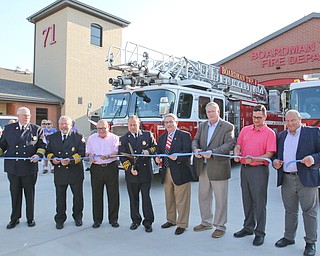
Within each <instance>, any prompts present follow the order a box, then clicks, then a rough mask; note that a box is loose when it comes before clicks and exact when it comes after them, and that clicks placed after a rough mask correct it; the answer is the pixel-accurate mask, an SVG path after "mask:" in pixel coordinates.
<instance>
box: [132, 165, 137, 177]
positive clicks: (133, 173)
mask: <svg viewBox="0 0 320 256" xmlns="http://www.w3.org/2000/svg"><path fill="white" fill-rule="evenodd" d="M131 174H132V175H133V176H137V175H138V171H137V170H134V169H133V167H132V168H131Z"/></svg>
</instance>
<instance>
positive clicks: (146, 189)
mask: <svg viewBox="0 0 320 256" xmlns="http://www.w3.org/2000/svg"><path fill="white" fill-rule="evenodd" d="M150 188H151V181H149V182H145V183H131V182H127V190H128V194H129V199H130V216H131V220H132V222H133V223H136V224H139V225H140V223H141V221H142V218H141V215H140V213H139V201H140V200H139V194H140V192H141V196H142V212H143V216H144V220H143V222H142V224H143V225H144V226H145V227H149V226H151V225H152V223H153V221H154V214H153V209H152V203H151V198H150Z"/></svg>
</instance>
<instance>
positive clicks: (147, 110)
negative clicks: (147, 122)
mask: <svg viewBox="0 0 320 256" xmlns="http://www.w3.org/2000/svg"><path fill="white" fill-rule="evenodd" d="M163 98H166V99H168V102H167V104H168V112H169V113H173V110H174V102H175V94H174V93H173V92H171V91H168V90H152V91H138V92H134V93H133V94H132V100H131V102H130V108H129V116H130V115H137V116H139V117H160V118H161V117H162V116H161V114H160V112H159V110H160V101H161V99H163Z"/></svg>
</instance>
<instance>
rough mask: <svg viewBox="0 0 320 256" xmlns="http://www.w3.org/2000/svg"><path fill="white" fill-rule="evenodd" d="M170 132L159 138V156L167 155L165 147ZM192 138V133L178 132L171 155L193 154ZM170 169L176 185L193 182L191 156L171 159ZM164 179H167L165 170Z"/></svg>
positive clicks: (172, 145)
mask: <svg viewBox="0 0 320 256" xmlns="http://www.w3.org/2000/svg"><path fill="white" fill-rule="evenodd" d="M167 137H168V132H166V133H164V134H162V135H161V136H160V137H159V142H158V146H157V153H158V154H165V147H166V142H167ZM191 142H192V141H191V136H190V133H188V132H185V131H181V130H178V129H177V130H176V132H175V135H174V138H173V139H172V142H171V147H170V151H169V155H170V154H173V153H190V152H192V149H191ZM168 161H169V167H170V169H172V170H173V171H172V172H171V176H172V180H173V182H174V184H175V185H182V184H185V183H187V182H190V181H192V180H193V178H192V172H191V168H190V156H178V157H177V160H175V161H173V160H171V159H170V158H169V159H168ZM162 175H163V179H162V181H164V179H165V175H166V170H165V168H163V171H162Z"/></svg>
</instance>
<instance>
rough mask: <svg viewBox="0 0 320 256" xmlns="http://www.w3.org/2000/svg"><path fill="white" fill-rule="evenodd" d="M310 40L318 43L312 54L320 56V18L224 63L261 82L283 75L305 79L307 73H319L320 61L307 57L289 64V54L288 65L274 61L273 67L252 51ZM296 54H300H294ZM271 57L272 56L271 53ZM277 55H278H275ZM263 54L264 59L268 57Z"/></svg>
mask: <svg viewBox="0 0 320 256" xmlns="http://www.w3.org/2000/svg"><path fill="white" fill-rule="evenodd" d="M308 43H315V48H316V49H315V51H314V52H310V53H311V54H317V53H318V54H319V56H320V19H316V18H314V19H311V20H309V21H307V22H305V23H303V24H301V25H299V26H298V27H295V28H293V29H291V30H289V31H287V32H285V33H283V34H281V35H279V36H277V37H275V38H273V39H271V40H269V41H267V42H265V43H263V44H262V45H259V46H258V47H256V48H254V49H252V50H250V51H249V52H246V53H244V54H242V55H240V56H239V57H237V58H235V59H233V60H231V61H229V62H226V63H225V64H223V66H225V67H227V68H229V69H232V70H234V71H236V72H239V73H242V74H244V75H247V76H250V77H253V78H255V79H257V80H258V81H259V82H260V83H262V82H265V81H269V80H275V79H283V78H292V79H302V76H303V75H304V74H312V73H320V61H319V60H315V61H313V62H312V61H311V60H310V61H308V62H307V63H301V64H288V61H287V58H288V57H289V55H288V56H284V57H285V58H286V61H285V63H286V64H285V65H282V66H279V67H280V69H277V68H276V67H277V66H278V65H274V66H272V67H267V66H265V67H263V68H262V66H261V65H262V63H261V59H256V60H252V59H251V54H252V53H253V52H258V51H267V50H273V49H275V48H281V47H285V46H294V45H306V44H308ZM291 56H294V55H291ZM295 56H297V55H295ZM271 58H272V57H271ZM276 58H279V56H278V57H276ZM267 59H268V58H264V59H263V60H267Z"/></svg>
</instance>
